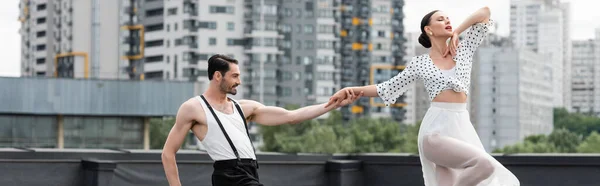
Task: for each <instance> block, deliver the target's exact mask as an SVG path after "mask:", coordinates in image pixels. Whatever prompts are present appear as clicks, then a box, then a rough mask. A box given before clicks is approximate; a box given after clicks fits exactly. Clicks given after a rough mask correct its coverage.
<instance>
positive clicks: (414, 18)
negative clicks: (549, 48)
mask: <svg viewBox="0 0 600 186" xmlns="http://www.w3.org/2000/svg"><path fill="white" fill-rule="evenodd" d="M38 1H41V0H38ZM510 1H511V0H405V7H404V15H405V16H406V17H405V20H404V26H405V28H406V30H407V31H408V32H419V25H420V21H421V19H422V18H423V16H424V15H425V14H427V13H428V12H430V11H432V10H442V11H444V12H446V13H447V14H448V15H449V17H450V20H451V22H452V25H453V27H455V28H456V27H458V25H459V24H460V23H461V21H462V20H464V19H466V18H467V17H468V16H469V15H470V14H471V13H473V12H474V11H476V10H477V9H479V8H481V7H483V6H488V7H490V10H491V12H492V16H491V18H492V19H494V20H496V24H497V30H493V31H492V32H495V33H497V34H499V35H504V36H508V33H509V24H510V22H509V19H510ZM562 2H570V3H571V15H572V19H571V25H570V26H571V38H572V39H573V40H583V39H591V38H594V29H595V28H599V27H600V11H598V7H600V1H596V0H562ZM18 16H19V0H0V25H2V26H0V42H1V43H2V45H0V51H2V53H0V55H2V56H3V57H2V60H0V76H20V68H21V62H20V61H21V54H20V53H21V40H20V35H19V28H20V27H21V25H20V22H19V21H18V20H17V18H18Z"/></svg>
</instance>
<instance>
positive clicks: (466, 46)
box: [454, 19, 495, 61]
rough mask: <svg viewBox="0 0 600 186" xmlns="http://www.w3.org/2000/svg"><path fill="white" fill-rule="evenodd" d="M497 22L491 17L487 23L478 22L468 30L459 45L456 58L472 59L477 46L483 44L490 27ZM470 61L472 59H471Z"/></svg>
mask: <svg viewBox="0 0 600 186" xmlns="http://www.w3.org/2000/svg"><path fill="white" fill-rule="evenodd" d="M494 24H495V22H494V20H492V19H489V21H488V22H487V23H476V24H474V25H473V26H471V29H470V30H469V31H467V33H466V34H465V36H464V38H463V39H462V41H460V43H459V45H458V49H457V50H458V52H457V55H456V56H455V59H454V60H459V59H457V58H463V59H471V58H472V57H473V54H474V53H475V50H477V47H479V45H481V43H482V42H483V40H484V39H485V38H486V37H487V34H488V31H489V29H490V28H491V27H492V26H493V25H494ZM469 61H470V60H469Z"/></svg>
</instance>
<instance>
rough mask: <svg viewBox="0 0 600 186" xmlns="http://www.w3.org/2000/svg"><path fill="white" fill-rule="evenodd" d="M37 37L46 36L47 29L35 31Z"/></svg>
mask: <svg viewBox="0 0 600 186" xmlns="http://www.w3.org/2000/svg"><path fill="white" fill-rule="evenodd" d="M35 36H36V37H45V36H46V31H39V32H36V33H35Z"/></svg>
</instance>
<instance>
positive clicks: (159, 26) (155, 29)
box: [144, 23, 164, 32]
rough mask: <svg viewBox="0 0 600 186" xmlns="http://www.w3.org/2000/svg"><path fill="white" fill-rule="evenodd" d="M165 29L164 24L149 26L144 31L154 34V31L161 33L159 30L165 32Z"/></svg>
mask: <svg viewBox="0 0 600 186" xmlns="http://www.w3.org/2000/svg"><path fill="white" fill-rule="evenodd" d="M163 29H164V25H163V24H162V23H159V24H155V25H147V26H146V28H145V29H144V32H153V31H159V30H163Z"/></svg>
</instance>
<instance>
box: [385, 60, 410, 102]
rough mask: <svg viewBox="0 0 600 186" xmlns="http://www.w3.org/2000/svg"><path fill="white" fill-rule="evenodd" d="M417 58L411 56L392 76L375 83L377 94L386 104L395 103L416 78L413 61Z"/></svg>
mask: <svg viewBox="0 0 600 186" xmlns="http://www.w3.org/2000/svg"><path fill="white" fill-rule="evenodd" d="M416 59H417V58H416V57H413V59H412V60H411V62H410V63H409V64H408V66H406V68H404V70H402V72H400V73H398V75H396V76H394V77H393V78H391V79H389V80H387V81H385V82H383V83H380V84H377V85H376V87H377V94H378V95H379V97H380V98H381V99H382V100H383V102H384V103H385V105H386V106H389V105H390V104H394V103H396V99H397V98H398V97H400V96H401V95H402V94H403V93H404V92H406V91H407V90H408V88H409V87H410V85H411V84H413V83H414V82H415V80H416V79H417V77H418V76H417V71H416V69H415V67H414V62H415V60H416Z"/></svg>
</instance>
